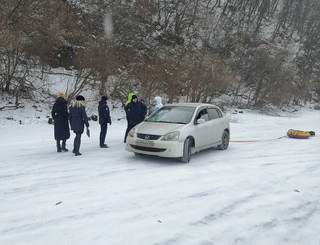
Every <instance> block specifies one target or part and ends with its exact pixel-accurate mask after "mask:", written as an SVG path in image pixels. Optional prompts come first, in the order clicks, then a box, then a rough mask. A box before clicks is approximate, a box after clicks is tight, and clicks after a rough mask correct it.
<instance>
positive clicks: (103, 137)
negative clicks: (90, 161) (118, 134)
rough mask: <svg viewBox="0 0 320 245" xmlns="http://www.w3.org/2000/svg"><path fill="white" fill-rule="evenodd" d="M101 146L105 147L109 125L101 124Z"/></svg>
mask: <svg viewBox="0 0 320 245" xmlns="http://www.w3.org/2000/svg"><path fill="white" fill-rule="evenodd" d="M100 127H101V130H100V146H104V141H105V140H106V135H107V129H108V124H100Z"/></svg>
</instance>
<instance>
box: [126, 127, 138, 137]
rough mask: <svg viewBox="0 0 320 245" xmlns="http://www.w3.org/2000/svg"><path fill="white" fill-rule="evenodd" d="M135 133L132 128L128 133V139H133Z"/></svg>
mask: <svg viewBox="0 0 320 245" xmlns="http://www.w3.org/2000/svg"><path fill="white" fill-rule="evenodd" d="M135 132H136V129H135V128H132V129H131V130H130V131H129V133H128V134H129V136H130V137H134V133H135Z"/></svg>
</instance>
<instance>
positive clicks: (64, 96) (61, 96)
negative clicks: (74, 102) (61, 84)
mask: <svg viewBox="0 0 320 245" xmlns="http://www.w3.org/2000/svg"><path fill="white" fill-rule="evenodd" d="M58 97H60V98H64V99H66V95H65V94H64V93H58Z"/></svg>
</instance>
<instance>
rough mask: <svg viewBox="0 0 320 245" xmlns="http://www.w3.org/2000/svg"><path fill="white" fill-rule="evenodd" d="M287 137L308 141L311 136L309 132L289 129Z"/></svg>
mask: <svg viewBox="0 0 320 245" xmlns="http://www.w3.org/2000/svg"><path fill="white" fill-rule="evenodd" d="M287 135H288V137H290V138H296V139H308V138H309V137H310V136H311V133H310V132H306V131H301V130H294V129H289V130H288V132H287Z"/></svg>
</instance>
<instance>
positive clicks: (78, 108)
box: [69, 95, 90, 156]
mask: <svg viewBox="0 0 320 245" xmlns="http://www.w3.org/2000/svg"><path fill="white" fill-rule="evenodd" d="M84 101H85V99H84V97H83V96H82V95H78V96H77V97H76V101H75V102H74V103H73V105H72V106H71V107H70V112H69V121H70V125H71V130H72V131H73V132H74V133H75V134H76V137H75V138H74V144H73V151H72V152H73V153H74V154H75V156H80V155H81V153H80V151H79V150H80V144H81V135H82V133H83V131H84V125H86V127H87V134H88V136H89V135H90V133H89V122H88V117H87V113H86V109H85V104H84Z"/></svg>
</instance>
